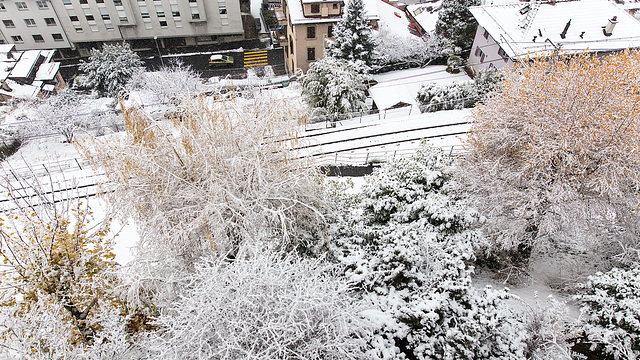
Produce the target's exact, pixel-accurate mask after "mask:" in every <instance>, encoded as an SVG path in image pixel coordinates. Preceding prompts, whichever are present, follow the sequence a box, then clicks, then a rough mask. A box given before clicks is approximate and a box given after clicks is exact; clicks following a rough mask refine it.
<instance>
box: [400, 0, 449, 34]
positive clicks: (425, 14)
mask: <svg viewBox="0 0 640 360" xmlns="http://www.w3.org/2000/svg"><path fill="white" fill-rule="evenodd" d="M441 6H442V0H438V1H436V2H430V3H424V4H416V5H409V6H407V10H409V11H410V12H411V15H413V18H414V19H416V21H417V22H418V24H420V26H421V27H422V29H424V31H426V32H430V31H434V30H435V29H436V22H437V21H438V10H439V9H440V7H441ZM429 8H431V11H429Z"/></svg>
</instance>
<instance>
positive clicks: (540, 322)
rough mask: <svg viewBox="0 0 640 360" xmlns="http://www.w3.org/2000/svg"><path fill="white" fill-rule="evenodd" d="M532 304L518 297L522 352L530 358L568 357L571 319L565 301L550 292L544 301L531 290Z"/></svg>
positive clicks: (558, 359) (538, 359) (561, 359)
mask: <svg viewBox="0 0 640 360" xmlns="http://www.w3.org/2000/svg"><path fill="white" fill-rule="evenodd" d="M534 299H535V304H533V305H530V304H527V303H526V302H525V301H523V300H520V303H519V308H522V307H524V311H521V312H520V313H519V319H520V321H521V322H522V330H521V332H520V334H522V339H523V341H524V343H525V351H524V354H525V356H526V358H527V359H531V360H547V359H554V360H571V351H570V350H569V343H568V338H569V332H570V321H569V311H568V308H567V306H566V304H565V303H564V302H562V301H558V300H556V299H555V298H554V297H553V296H551V295H549V296H548V297H547V298H546V299H545V302H544V303H541V302H540V300H539V299H538V293H537V292H536V293H534Z"/></svg>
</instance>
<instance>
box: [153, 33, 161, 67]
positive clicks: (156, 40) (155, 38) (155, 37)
mask: <svg viewBox="0 0 640 360" xmlns="http://www.w3.org/2000/svg"><path fill="white" fill-rule="evenodd" d="M153 40H155V42H156V49H158V56H160V63H161V64H162V67H164V60H162V54H161V53H160V47H159V46H158V37H157V36H154V37H153Z"/></svg>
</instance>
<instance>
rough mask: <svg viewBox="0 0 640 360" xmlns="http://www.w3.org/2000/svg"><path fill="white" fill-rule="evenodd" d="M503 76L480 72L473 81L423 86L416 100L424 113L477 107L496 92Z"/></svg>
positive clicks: (497, 72)
mask: <svg viewBox="0 0 640 360" xmlns="http://www.w3.org/2000/svg"><path fill="white" fill-rule="evenodd" d="M502 79H503V75H502V73H501V72H500V71H498V70H485V71H479V72H478V73H477V74H476V77H475V78H474V79H473V81H469V82H453V83H449V84H437V83H428V84H424V85H422V87H421V88H420V90H419V91H418V95H417V97H416V100H418V103H419V104H420V110H421V111H422V112H434V111H440V110H453V109H462V108H469V107H473V106H475V104H476V103H477V102H479V101H482V100H484V99H485V97H486V96H487V95H488V94H489V93H491V92H492V91H495V90H496V89H498V87H499V83H500V81H502Z"/></svg>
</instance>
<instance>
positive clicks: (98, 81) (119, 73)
mask: <svg viewBox="0 0 640 360" xmlns="http://www.w3.org/2000/svg"><path fill="white" fill-rule="evenodd" d="M141 66H142V60H140V57H139V56H138V55H137V54H136V53H135V52H133V50H131V47H130V46H129V44H127V43H122V44H115V45H108V44H105V45H103V46H102V50H98V49H91V55H90V56H89V60H88V61H87V62H83V63H82V64H80V71H82V72H84V73H85V74H86V77H85V78H84V80H83V84H82V85H83V86H87V87H89V88H93V89H95V90H97V91H98V92H99V93H101V94H106V95H108V96H115V95H117V94H118V91H120V90H121V89H122V88H123V87H124V85H125V84H126V83H127V82H128V81H129V79H131V76H133V74H134V73H135V72H136V71H138V70H139V69H140V67H141Z"/></svg>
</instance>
